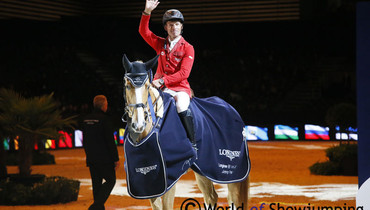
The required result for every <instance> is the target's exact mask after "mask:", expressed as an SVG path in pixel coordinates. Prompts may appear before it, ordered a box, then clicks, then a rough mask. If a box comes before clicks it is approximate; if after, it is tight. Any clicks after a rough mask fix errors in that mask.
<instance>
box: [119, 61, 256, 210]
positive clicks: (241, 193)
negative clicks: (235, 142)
mask: <svg viewBox="0 0 370 210" xmlns="http://www.w3.org/2000/svg"><path fill="white" fill-rule="evenodd" d="M158 56H159V55H157V56H156V57H155V58H153V59H151V60H149V61H147V62H145V63H144V62H140V61H134V62H130V61H129V59H128V58H127V56H126V55H125V54H124V55H123V58H122V63H123V66H124V69H125V75H124V101H125V114H124V116H123V120H124V121H125V122H127V127H126V131H125V135H124V138H125V143H124V148H125V170H126V179H127V183H128V186H127V188H128V191H129V194H130V195H131V196H132V197H134V198H137V199H149V200H150V203H151V206H152V209H154V210H160V209H173V205H174V197H175V190H176V188H175V184H176V182H177V180H178V179H179V177H181V176H182V175H183V174H185V173H187V171H188V170H190V169H192V170H193V171H194V173H195V177H196V183H197V185H198V187H199V189H200V190H201V192H202V194H203V196H204V203H205V204H204V205H205V206H207V205H208V206H212V207H215V206H216V205H217V200H218V194H217V192H216V190H215V187H214V185H213V182H218V183H226V184H227V188H228V195H227V199H228V203H229V205H230V206H232V205H234V206H235V207H238V206H244V207H246V208H247V205H248V199H249V170H250V162H249V157H247V158H240V159H242V160H241V164H242V165H244V166H243V168H245V169H243V170H244V171H243V173H242V174H241V175H239V176H238V177H235V178H234V179H233V180H231V181H230V180H226V181H222V182H220V181H219V180H218V179H217V178H212V177H211V176H208V177H207V176H206V175H205V173H204V172H203V171H202V167H201V166H200V165H201V164H200V162H201V161H202V160H203V161H204V160H205V159H207V158H208V156H209V155H208V154H206V153H208V152H207V151H206V152H203V153H202V148H199V151H198V152H199V154H198V155H197V154H196V152H197V151H195V150H194V149H193V147H192V146H191V144H190V141H189V140H188V139H187V136H186V133H185V131H184V129H181V126H182V125H181V121H180V120H179V117H178V116H177V113H176V111H175V109H176V108H171V107H174V100H173V98H172V97H171V96H169V95H166V94H165V93H163V92H162V91H161V90H158V89H156V88H155V87H154V86H152V85H151V77H152V76H151V75H152V73H151V68H152V67H153V66H154V65H155V64H156V62H157V59H158ZM193 98H194V97H193ZM192 101H194V99H192ZM211 101H212V100H211ZM221 102H222V101H221ZM192 103H193V102H192ZM217 103H220V102H219V101H217ZM222 103H223V102H222ZM193 109H194V107H193ZM193 111H194V110H193ZM193 113H194V112H193ZM195 113H196V112H195ZM223 117H224V116H221V118H223ZM194 118H197V116H196V115H195V116H194ZM215 121H216V120H215ZM174 125H178V126H177V127H176V128H173V129H172V127H171V126H174ZM243 125H244V124H243ZM166 126H167V127H168V126H170V128H169V129H167V130H166V131H165V130H161V128H162V127H166ZM198 127H201V126H199V125H198ZM238 127H239V126H238ZM198 130H199V129H198ZM237 130H239V128H238V129H237ZM242 132H243V128H240V136H242V137H241V138H244V139H242V140H241V141H243V142H245V138H246V137H245V135H243V133H242ZM223 133H224V132H223ZM205 135H206V136H204V137H202V135H198V136H201V137H199V138H202V139H197V143H198V145H199V147H202V144H199V142H201V143H202V142H207V141H212V140H213V139H215V137H214V136H211V135H212V134H211V135H210V134H205ZM237 135H238V138H239V133H238V134H237ZM176 136H180V137H176ZM230 141H231V140H230ZM149 142H152V143H149ZM149 145H151V146H149ZM147 147H148V148H149V149H148V150H144V149H142V148H147ZM203 148H204V149H207V148H208V146H203ZM241 148H242V149H241V150H242V153H245V152H246V153H248V148H247V146H246V143H245V146H244V143H243V146H241ZM244 148H246V151H245V150H244ZM165 150H166V151H165ZM166 152H167V153H170V154H171V155H175V156H176V155H177V156H179V155H180V156H181V155H182V156H183V157H180V158H179V157H176V158H174V159H173V160H166V158H168V157H170V156H171V155H166V154H165V153H166ZM216 152H218V153H219V154H217V155H219V156H222V155H223V157H227V158H226V159H227V160H229V159H230V161H235V160H236V159H237V158H239V156H240V152H238V151H232V150H231V149H218V151H216ZM146 156H149V157H146ZM210 156H211V155H210ZM197 158H198V159H197ZM135 159H138V160H136V162H135ZM154 159H158V161H159V162H154V163H149V162H151V161H153V160H154ZM180 160H181V161H180ZM176 161H177V162H176ZM205 161H206V162H207V161H208V160H205ZM198 163H199V164H198ZM206 164H208V163H206ZM216 164H218V165H217V167H213V166H212V167H211V169H209V170H213V169H212V168H218V169H220V170H222V173H225V174H227V175H222V177H224V176H228V175H230V174H237V169H235V171H233V169H232V168H237V167H239V166H237V165H236V164H234V165H233V164H221V163H216ZM230 167H231V169H230ZM159 168H162V169H159ZM225 168H226V169H225ZM227 168H229V169H227ZM240 168H242V167H240ZM179 171H180V172H179ZM151 173H153V175H151V176H149V174H151ZM170 173H172V174H170ZM168 174H170V175H168ZM139 177H142V178H139ZM158 177H160V178H158ZM210 177H211V178H210ZM163 180H164V181H163ZM136 188H137V189H136ZM139 188H140V189H139ZM142 188H144V189H142ZM152 188H160V189H158V190H153V189H152ZM191 205H195V204H191ZM198 205H199V203H198ZM199 209H200V206H199ZM207 209H208V208H207Z"/></svg>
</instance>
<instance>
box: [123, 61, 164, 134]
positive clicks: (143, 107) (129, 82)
mask: <svg viewBox="0 0 370 210" xmlns="http://www.w3.org/2000/svg"><path fill="white" fill-rule="evenodd" d="M157 61H158V56H156V57H155V58H153V59H151V60H149V61H147V62H145V63H143V62H140V61H135V62H130V61H129V60H128V58H127V57H126V55H123V58H122V63H123V67H124V68H125V77H124V82H125V86H124V95H125V106H126V107H125V112H126V114H127V117H128V120H127V123H128V124H127V125H128V129H129V131H130V135H131V136H133V135H136V136H138V135H140V134H142V133H143V131H144V130H145V128H146V127H147V125H148V124H149V123H150V122H151V119H150V118H149V116H148V115H149V113H148V97H149V88H150V81H149V80H150V79H149V78H150V74H151V68H152V67H153V66H154V65H155V64H156V63H157Z"/></svg>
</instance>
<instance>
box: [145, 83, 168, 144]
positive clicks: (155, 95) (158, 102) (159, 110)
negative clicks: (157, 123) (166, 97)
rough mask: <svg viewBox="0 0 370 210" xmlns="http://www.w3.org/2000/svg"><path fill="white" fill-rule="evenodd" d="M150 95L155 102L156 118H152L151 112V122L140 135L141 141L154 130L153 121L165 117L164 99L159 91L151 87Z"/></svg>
mask: <svg viewBox="0 0 370 210" xmlns="http://www.w3.org/2000/svg"><path fill="white" fill-rule="evenodd" d="M149 95H150V97H151V99H152V102H153V110H154V113H155V117H154V116H151V111H150V110H148V111H149V113H150V116H151V117H150V119H149V122H148V123H147V125H146V127H145V129H144V131H143V132H142V133H141V134H140V136H139V139H140V140H142V139H144V138H145V137H146V136H147V135H148V134H149V133H150V132H151V131H152V129H153V120H154V119H156V118H162V117H163V112H164V110H163V99H162V97H161V95H160V93H159V91H158V90H157V89H156V88H154V87H152V86H151V87H150V88H149Z"/></svg>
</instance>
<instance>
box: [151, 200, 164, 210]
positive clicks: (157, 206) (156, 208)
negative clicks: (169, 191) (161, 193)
mask: <svg viewBox="0 0 370 210" xmlns="http://www.w3.org/2000/svg"><path fill="white" fill-rule="evenodd" d="M150 205H151V206H152V209H153V210H162V198H161V197H156V198H151V199H150Z"/></svg>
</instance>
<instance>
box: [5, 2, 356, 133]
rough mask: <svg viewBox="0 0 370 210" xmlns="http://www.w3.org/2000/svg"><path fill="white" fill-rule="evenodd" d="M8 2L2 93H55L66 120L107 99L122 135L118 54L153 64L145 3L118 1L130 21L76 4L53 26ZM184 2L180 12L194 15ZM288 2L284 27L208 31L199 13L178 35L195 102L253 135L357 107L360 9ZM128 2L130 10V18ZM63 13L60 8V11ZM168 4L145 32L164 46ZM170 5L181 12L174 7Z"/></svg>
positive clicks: (264, 24) (243, 22)
mask: <svg viewBox="0 0 370 210" xmlns="http://www.w3.org/2000/svg"><path fill="white" fill-rule="evenodd" d="M5 2H10V3H7V4H6V5H5V4H4V3H2V5H1V6H2V7H1V8H2V9H0V18H1V19H0V28H1V31H0V59H1V60H0V61H1V62H0V69H1V76H0V87H6V88H12V89H14V90H16V91H19V92H21V93H22V94H23V95H25V96H36V95H41V94H48V93H51V92H54V93H55V98H56V99H57V100H58V101H59V102H60V104H61V107H62V109H63V110H64V114H65V115H74V114H78V115H80V114H84V113H87V112H89V111H90V110H91V104H92V98H93V97H94V96H95V95H97V94H104V95H106V96H107V97H108V100H109V104H110V113H111V114H112V115H113V116H117V125H118V126H120V127H122V125H120V122H119V119H120V116H121V115H122V114H123V108H124V102H123V97H122V78H123V74H124V71H123V68H122V64H121V58H122V55H123V53H126V54H127V56H128V57H129V59H130V60H136V59H140V60H144V61H146V60H149V59H150V58H152V57H154V56H155V52H154V50H152V49H151V48H150V46H149V45H147V44H146V43H145V41H144V40H143V39H142V38H141V37H140V35H139V33H138V26H139V21H140V15H141V11H142V9H143V8H144V5H145V1H122V2H125V3H127V2H128V3H127V5H126V6H125V9H126V10H127V11H130V12H131V13H132V14H133V15H127V16H125V14H128V12H126V13H125V12H122V13H119V15H117V14H118V13H114V12H111V13H110V12H94V11H103V10H99V8H100V7H101V6H102V5H104V1H73V2H80V3H81V5H78V8H79V11H84V12H81V14H77V13H78V12H77V13H76V14H73V15H68V14H67V15H59V16H57V17H56V18H54V19H53V18H51V19H47V18H41V17H42V14H41V13H38V16H37V14H36V16H35V15H34V13H30V12H28V10H31V9H33V6H32V7H30V8H28V9H24V7H20V6H19V4H20V3H17V1H13V2H15V3H14V4H12V1H5ZM29 2H36V3H37V2H38V1H37V0H33V1H29ZM40 2H41V1H40ZM54 2H67V3H68V2H69V1H68V0H64V1H62V0H61V1H54ZM71 2H72V1H71ZM107 2H114V0H111V1H107ZM116 2H118V1H116ZM189 2H190V3H189ZM189 2H188V3H184V2H183V4H184V5H185V4H186V5H185V6H186V7H185V6H184V5H183V6H184V7H185V8H188V7H191V6H192V5H190V6H189V4H191V1H189ZM194 2H195V1H194ZM194 2H193V3H194ZM199 2H203V1H199ZM219 2H221V1H219ZM235 2H239V3H243V2H248V1H235ZM251 2H252V1H251ZM254 2H257V3H258V2H262V3H265V2H266V1H254ZM277 2H281V1H277ZM295 2H298V7H297V9H298V13H297V14H298V15H293V16H289V17H288V18H286V19H285V20H282V19H279V18H275V19H274V18H272V19H267V18H266V19H264V18H260V19H241V18H240V19H238V17H241V16H235V17H233V19H230V20H226V21H224V20H225V18H214V19H212V20H214V21H213V22H212V23H211V22H206V21H204V20H206V19H207V18H208V19H207V20H209V17H206V16H204V14H202V13H201V12H199V14H198V13H196V12H195V13H194V12H192V13H190V12H184V16H185V25H184V33H183V36H184V38H185V39H186V40H187V41H188V42H189V43H191V44H192V45H193V46H194V48H195V53H196V54H195V63H194V67H193V69H192V73H191V75H190V78H189V81H190V84H191V86H192V88H193V90H194V92H195V95H196V96H197V97H209V96H219V97H221V98H223V99H224V100H226V101H227V102H229V103H230V104H231V105H233V106H234V107H235V108H236V109H237V110H238V111H239V113H240V114H241V116H242V118H243V120H244V121H245V123H246V124H249V125H260V126H267V125H272V124H277V123H285V124H291V125H298V124H299V125H301V124H304V123H314V124H319V125H326V123H325V115H326V113H327V111H328V109H329V108H330V107H332V106H333V105H335V104H338V103H342V102H346V103H352V104H356V77H355V43H356V41H355V20H356V19H355V14H356V9H355V5H356V2H357V1H350V0H339V1H332V0H322V1H321V0H320V1H319V0H312V1H309V0H300V1H299V0H296V1H295ZM67 3H66V4H67ZM129 3H133V5H134V6H133V7H132V9H131V10H130V4H129ZM262 3H261V4H262ZM40 4H43V3H40ZM66 4H64V6H61V7H65V8H66V10H67V9H68V8H69V7H70V6H69V5H67V6H65V5H66ZM71 4H77V3H71ZM117 4H118V3H117ZM137 5H139V6H137ZM165 5H166V3H165V2H164V3H161V4H160V5H159V8H158V11H154V12H153V13H156V12H157V13H158V14H155V15H156V16H155V15H154V14H153V21H151V23H150V28H151V30H152V31H153V32H154V33H156V34H157V35H159V36H162V37H163V36H165V33H164V30H163V27H162V25H161V23H160V22H159V21H158V20H157V19H158V18H159V19H160V16H161V14H162V10H164V9H165V7H164V6H165ZM277 5H279V3H277ZM43 6H45V5H43ZM46 6H47V5H46ZM75 6H76V5H75ZM161 6H163V7H162V8H161ZM175 6H178V7H177V8H178V9H179V10H182V7H181V6H182V4H181V2H180V3H176V4H175ZM197 6H199V5H196V3H194V7H197ZM40 7H41V6H40ZM76 7H77V6H76ZM9 8H10V9H9ZM14 8H18V9H14ZM220 8H221V7H220ZM22 10H24V11H22ZM26 10H27V11H26ZM45 10H47V9H45ZM126 10H125V11H126ZM220 10H221V9H220ZM185 11H187V10H185ZM23 12H24V13H26V12H27V13H30V14H27V15H24V14H23ZM50 13H52V12H50ZM131 13H130V14H131ZM187 13H188V16H187ZM225 13H227V12H225ZM230 14H231V13H230ZM280 14H282V13H279V12H277V13H276V12H275V13H274V14H273V15H276V17H279V15H280ZM263 15H266V16H269V15H270V14H269V12H268V11H267V12H265V13H263ZM156 17H157V19H155V18H156ZM187 17H189V21H188V22H186V21H187ZM230 17H231V16H230ZM274 17H275V16H274ZM198 20H199V21H198ZM197 21H198V22H197ZM202 21H203V23H202ZM154 71H155V69H154Z"/></svg>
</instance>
